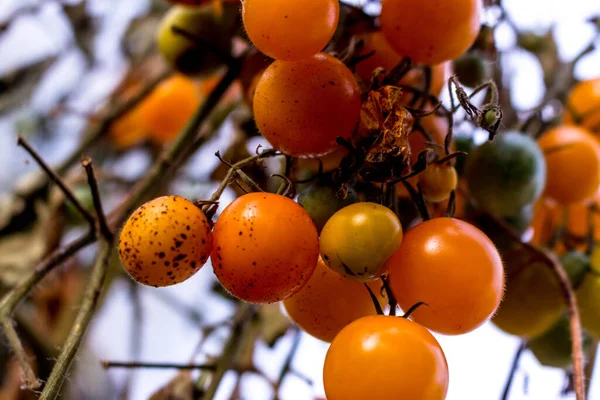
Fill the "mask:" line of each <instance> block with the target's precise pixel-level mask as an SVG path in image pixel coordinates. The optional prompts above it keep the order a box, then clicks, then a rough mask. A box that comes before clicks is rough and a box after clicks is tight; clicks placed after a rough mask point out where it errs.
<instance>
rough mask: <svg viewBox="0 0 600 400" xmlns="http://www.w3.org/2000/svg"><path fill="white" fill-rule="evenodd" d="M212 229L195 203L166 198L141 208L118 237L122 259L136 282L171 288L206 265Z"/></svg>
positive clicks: (171, 197)
mask: <svg viewBox="0 0 600 400" xmlns="http://www.w3.org/2000/svg"><path fill="white" fill-rule="evenodd" d="M212 242H213V241H212V235H211V232H210V225H209V223H208V220H207V218H206V216H205V215H204V213H203V212H202V211H201V210H200V209H199V208H198V207H196V206H195V205H194V203H192V202H190V201H189V200H186V199H184V198H182V197H178V196H163V197H158V198H156V199H154V200H151V201H149V202H147V203H146V204H144V205H142V206H140V207H139V208H138V209H137V210H136V211H134V213H133V214H131V216H130V217H129V219H128V220H127V222H125V225H124V226H123V229H122V230H121V234H120V237H119V257H120V258H121V262H122V263H123V266H124V267H125V269H126V270H127V272H128V273H129V275H131V277H132V278H133V279H135V280H136V281H138V282H140V283H143V284H144V285H149V286H156V287H159V286H169V285H174V284H176V283H180V282H183V281H185V280H186V279H188V278H190V277H191V276H192V275H194V274H195V273H196V272H198V270H199V269H200V268H201V267H202V266H203V265H204V264H205V263H206V260H208V256H209V255H210V252H211V249H212Z"/></svg>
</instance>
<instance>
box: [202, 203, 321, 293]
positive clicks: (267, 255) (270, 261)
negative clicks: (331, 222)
mask: <svg viewBox="0 0 600 400" xmlns="http://www.w3.org/2000/svg"><path fill="white" fill-rule="evenodd" d="M213 237H214V246H213V251H212V255H211V260H212V264H213V269H214V272H215V275H216V276H217V279H218V280H219V282H220V283H221V285H223V287H224V288H225V289H226V290H227V291H228V292H229V293H231V294H232V295H233V296H235V297H237V298H239V299H241V300H244V301H246V302H249V303H275V302H278V301H281V300H285V299H287V298H288V297H290V296H291V295H293V294H294V293H296V292H297V291H298V290H300V288H301V287H302V286H304V284H306V282H307V281H308V280H309V279H310V277H311V275H312V273H313V271H314V270H315V267H316V265H317V258H318V255H319V238H318V235H317V229H316V228H315V225H314V223H313V222H312V220H311V218H310V215H308V213H307V212H306V211H304V209H303V208H302V207H301V206H300V205H298V203H296V202H294V201H293V200H291V199H289V198H287V197H284V196H280V195H277V194H272V193H249V194H246V195H243V196H241V197H238V198H237V199H235V200H234V201H233V202H232V203H231V204H229V206H227V208H225V210H223V212H222V213H221V215H220V216H219V218H218V219H217V222H216V223H215V226H214V229H213Z"/></svg>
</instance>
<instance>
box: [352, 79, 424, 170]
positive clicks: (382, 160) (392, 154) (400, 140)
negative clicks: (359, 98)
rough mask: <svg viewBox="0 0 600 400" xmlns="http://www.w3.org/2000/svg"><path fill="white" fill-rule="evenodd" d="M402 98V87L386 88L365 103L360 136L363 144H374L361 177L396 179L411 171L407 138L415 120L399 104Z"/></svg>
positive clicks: (359, 131) (377, 91) (375, 92)
mask: <svg viewBox="0 0 600 400" xmlns="http://www.w3.org/2000/svg"><path fill="white" fill-rule="evenodd" d="M401 95H402V90H401V89H400V88H397V87H394V86H383V87H381V88H379V89H378V90H375V91H371V92H370V93H369V95H368V97H367V100H366V101H365V102H364V103H363V107H362V109H361V119H360V123H359V128H358V136H359V140H360V141H361V142H363V143H364V142H365V141H367V142H369V139H371V140H372V143H371V144H370V146H369V147H368V149H367V152H366V156H365V166H364V168H363V170H362V171H361V175H363V177H364V178H366V179H369V180H371V181H383V182H384V181H387V180H390V179H394V178H397V177H400V176H402V175H405V174H406V173H408V171H409V169H410V146H409V142H408V136H409V135H410V133H411V131H412V127H413V123H414V118H413V116H412V115H411V114H410V112H409V111H408V110H407V109H406V108H404V107H403V106H401V105H400V104H401V103H400V96H401ZM373 138H374V140H373Z"/></svg>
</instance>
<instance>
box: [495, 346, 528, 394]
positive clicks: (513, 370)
mask: <svg viewBox="0 0 600 400" xmlns="http://www.w3.org/2000/svg"><path fill="white" fill-rule="evenodd" d="M526 348H527V342H525V341H522V342H521V344H519V347H518V348H517V352H516V353H515V356H514V358H513V362H512V364H511V367H510V372H509V373H508V379H507V380H506V384H505V385H504V391H503V392H502V397H501V400H508V396H509V394H510V388H511V386H512V383H513V381H514V379H515V375H516V373H517V371H518V369H519V361H520V360H521V356H522V355H523V352H524V351H525V349H526Z"/></svg>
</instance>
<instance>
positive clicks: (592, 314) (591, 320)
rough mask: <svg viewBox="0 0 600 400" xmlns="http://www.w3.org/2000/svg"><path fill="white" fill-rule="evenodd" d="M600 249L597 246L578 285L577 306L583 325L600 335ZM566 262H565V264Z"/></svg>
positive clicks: (594, 333)
mask: <svg viewBox="0 0 600 400" xmlns="http://www.w3.org/2000/svg"><path fill="white" fill-rule="evenodd" d="M599 256H600V249H599V248H598V247H596V249H595V250H594V251H593V253H592V256H591V266H590V269H589V270H588V272H587V273H586V274H585V276H584V277H583V279H582V281H581V283H580V284H579V286H578V287H577V291H576V292H575V293H576V294H577V306H578V307H579V315H580V317H581V325H582V326H583V328H584V329H586V330H587V331H588V332H589V333H591V334H592V335H594V336H596V337H600V270H599V269H598V267H600V266H599V265H598V260H599ZM564 265H565V264H563V266H564Z"/></svg>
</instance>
